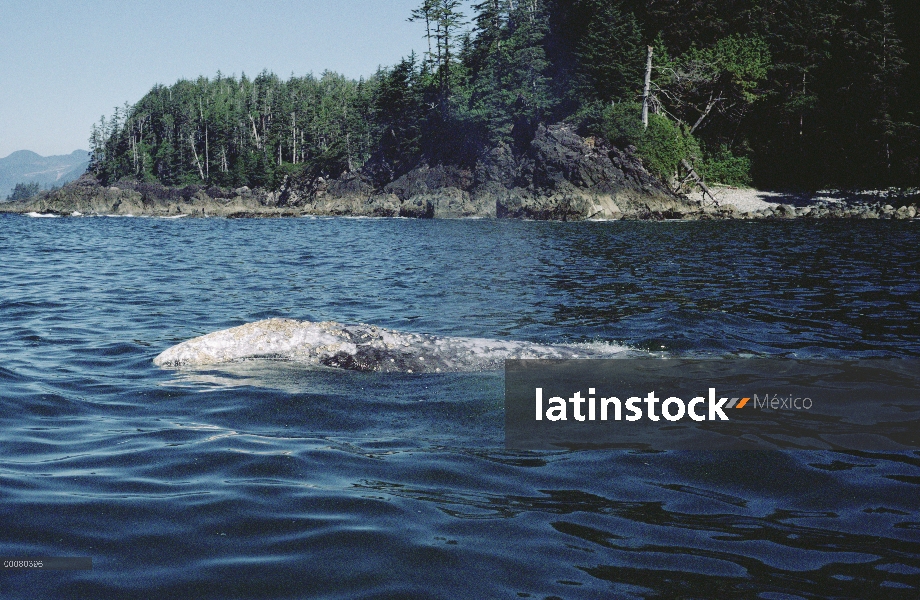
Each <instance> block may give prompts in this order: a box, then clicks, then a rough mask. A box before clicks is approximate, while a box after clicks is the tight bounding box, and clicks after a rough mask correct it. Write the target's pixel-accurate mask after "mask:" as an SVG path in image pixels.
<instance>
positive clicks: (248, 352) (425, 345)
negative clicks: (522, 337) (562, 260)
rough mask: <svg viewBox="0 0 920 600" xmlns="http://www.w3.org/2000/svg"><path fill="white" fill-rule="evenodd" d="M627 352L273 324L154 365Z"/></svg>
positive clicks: (444, 365)
mask: <svg viewBox="0 0 920 600" xmlns="http://www.w3.org/2000/svg"><path fill="white" fill-rule="evenodd" d="M625 350H626V348H624V347H622V346H613V345H609V344H603V343H595V344H557V345H545V344H535V343H531V342H519V341H509V340H491V339H483V338H466V337H446V336H434V335H424V334H417V333H408V332H401V331H395V330H392V329H384V328H382V327H375V326H373V325H343V324H341V323H336V322H335V321H323V322H311V321H297V320H294V319H266V320H264V321H257V322H255V323H247V324H246V325H240V326H239V327H233V328H231V329H224V330H221V331H215V332H214V333H209V334H207V335H203V336H201V337H196V338H193V339H190V340H188V341H185V342H182V343H181V344H177V345H175V346H173V347H171V348H168V349H166V350H164V351H163V352H162V353H161V354H160V355H159V356H157V357H156V358H154V359H153V363H154V364H155V365H158V366H161V367H183V366H189V367H195V366H205V365H216V364H221V363H228V362H233V361H239V360H246V359H258V358H262V359H283V360H289V361H296V362H300V363H305V364H312V365H324V366H327V367H338V368H342V369H350V370H355V371H383V372H402V373H432V372H438V373H439V372H450V371H480V370H494V369H499V368H501V367H502V365H503V362H504V360H505V359H515V358H609V357H611V356H614V355H616V354H620V353H622V352H624V351H625Z"/></svg>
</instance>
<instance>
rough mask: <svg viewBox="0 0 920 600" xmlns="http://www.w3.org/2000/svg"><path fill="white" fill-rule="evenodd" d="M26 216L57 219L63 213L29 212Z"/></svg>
mask: <svg viewBox="0 0 920 600" xmlns="http://www.w3.org/2000/svg"><path fill="white" fill-rule="evenodd" d="M26 216H27V217H32V218H33V219H57V218H58V217H60V216H61V215H54V214H51V213H39V212H27V213H26Z"/></svg>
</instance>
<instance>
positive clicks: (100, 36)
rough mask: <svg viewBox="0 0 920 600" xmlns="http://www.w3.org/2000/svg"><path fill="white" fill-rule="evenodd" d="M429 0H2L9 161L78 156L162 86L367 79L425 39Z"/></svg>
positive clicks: (0, 131) (1, 68) (2, 123)
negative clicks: (109, 122) (25, 153)
mask: <svg viewBox="0 0 920 600" xmlns="http://www.w3.org/2000/svg"><path fill="white" fill-rule="evenodd" d="M420 3H421V0H338V1H327V0H259V1H256V0H147V1H143V2H140V1H137V2H135V1H134V0H118V1H113V0H93V1H87V0H0V158H2V157H5V156H7V155H9V154H10V153H11V152H13V151H15V150H32V151H34V152H38V153H39V154H42V155H45V156H47V155H51V154H68V153H70V152H72V151H74V150H77V149H85V148H87V147H88V145H89V144H88V143H87V138H88V137H89V132H90V126H91V125H92V123H94V122H95V121H97V120H98V119H99V117H100V116H101V115H103V114H105V115H106V116H109V115H111V114H112V109H113V108H114V107H115V106H116V105H118V106H121V105H123V104H124V103H125V101H128V102H131V103H134V102H136V101H137V100H139V99H140V98H141V97H142V96H143V95H144V94H145V93H146V92H147V91H148V90H149V89H150V88H151V87H152V86H153V85H154V84H156V83H162V84H171V83H173V82H175V81H176V80H177V79H180V78H187V79H191V78H197V77H198V76H199V75H205V76H208V77H212V76H214V75H215V74H216V73H217V71H218V70H220V71H221V72H223V73H224V74H226V75H231V74H236V75H237V76H238V75H240V73H242V72H245V73H246V74H247V75H249V76H254V75H256V74H258V73H259V72H260V71H261V70H262V69H268V70H269V71H274V72H275V73H277V74H278V75H280V76H282V77H284V78H287V77H288V76H290V75H291V74H292V73H293V74H295V75H305V74H307V73H310V72H313V73H315V74H317V75H318V74H320V73H321V72H322V71H324V70H326V69H329V70H332V71H338V72H340V73H343V74H345V75H347V76H349V77H354V78H357V77H360V76H365V77H366V76H368V75H371V74H372V73H374V71H376V69H377V66H378V65H384V66H386V65H392V64H393V63H395V62H396V61H398V60H399V59H400V57H402V56H405V55H408V54H409V52H411V51H412V50H413V49H415V50H416V52H421V50H422V49H423V47H424V46H425V42H424V39H423V38H422V36H423V33H424V25H422V24H420V23H407V22H406V18H407V17H408V16H409V13H410V12H411V10H412V9H413V8H415V6H416V5H418V4H420Z"/></svg>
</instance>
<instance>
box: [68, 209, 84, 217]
mask: <svg viewBox="0 0 920 600" xmlns="http://www.w3.org/2000/svg"><path fill="white" fill-rule="evenodd" d="M70 216H71V217H82V216H83V213H81V212H80V211H78V210H75V211H73V212H72V213H70Z"/></svg>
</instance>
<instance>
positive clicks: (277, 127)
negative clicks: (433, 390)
mask: <svg viewBox="0 0 920 600" xmlns="http://www.w3.org/2000/svg"><path fill="white" fill-rule="evenodd" d="M806 4H807V5H804V6H803V5H802V4H801V3H800V2H795V1H793V0H769V1H765V0H764V1H761V0H758V1H756V2H752V3H749V4H747V5H746V7H745V9H744V10H742V11H739V10H738V9H737V3H735V2H733V1H732V0H693V1H692V2H689V3H688V4H687V6H683V7H682V10H681V11H675V10H673V6H672V3H671V2H668V1H666V0H645V1H644V2H638V3H627V2H623V1H621V0H575V1H563V0H532V1H528V2H507V1H505V0H482V1H481V2H479V3H477V4H474V5H473V6H472V7H471V9H472V14H471V15H465V14H463V13H462V12H461V8H462V5H461V3H460V2H459V0H422V1H421V2H420V4H419V5H418V7H417V8H416V9H415V10H414V11H412V13H411V15H407V16H409V20H410V21H415V22H417V23H418V24H419V30H420V34H422V35H423V38H424V39H425V40H426V45H427V51H426V52H424V54H423V55H422V56H420V57H419V56H416V55H415V54H412V55H410V56H408V57H406V58H404V59H403V60H401V61H400V62H399V63H398V64H396V65H394V66H392V67H389V68H380V69H379V70H378V72H377V73H376V74H374V75H373V76H371V77H370V78H367V79H363V78H362V79H360V80H357V81H355V80H351V79H348V78H346V77H344V76H341V75H338V74H335V73H331V72H328V71H327V72H324V73H322V74H321V75H320V76H319V77H316V76H313V75H312V74H311V75H307V76H303V77H295V76H292V77H291V78H290V79H288V80H287V81H284V80H282V79H280V78H279V77H278V76H276V75H274V74H272V73H269V72H267V71H263V72H262V73H260V74H259V75H258V76H256V77H255V78H252V79H250V78H248V77H247V76H246V75H245V74H243V75H241V76H240V77H236V76H235V75H231V76H225V75H224V74H222V73H220V72H218V73H217V75H216V77H214V78H210V79H209V78H207V77H199V78H198V79H197V80H194V81H189V80H180V81H178V82H176V83H175V84H173V85H172V86H165V85H156V86H154V87H153V88H152V89H151V90H150V92H148V93H147V94H146V95H145V96H144V97H143V98H141V99H140V100H139V101H138V102H137V103H135V104H133V105H132V104H128V103H126V104H125V105H124V106H123V107H118V108H116V109H115V112H114V114H113V115H112V116H111V118H108V119H107V118H105V117H103V118H101V119H100V121H99V122H98V123H97V124H96V125H94V126H93V127H92V132H91V136H90V139H89V142H90V163H89V167H88V169H87V172H86V174H85V175H84V176H83V177H82V178H81V179H80V180H79V181H77V182H75V183H72V184H69V185H67V186H65V187H64V188H62V189H60V190H56V191H53V192H43V193H40V194H38V195H37V196H33V197H31V198H29V199H26V200H21V201H18V202H12V203H6V204H0V211H3V212H25V213H27V212H37V213H49V214H59V215H67V214H73V213H82V214H138V215H143V214H155V215H163V216H179V215H198V216H204V215H207V216H228V217H245V216H295V215H308V214H313V215H352V216H403V217H418V218H459V217H495V218H527V219H548V220H566V221H569V220H586V219H725V218H789V217H829V218H832V217H840V218H851V217H858V218H875V217H878V218H889V217H890V218H897V219H907V218H916V215H917V205H918V201H917V199H918V191H917V186H918V183H920V110H918V106H917V102H916V98H917V97H918V95H920V68H918V65H920V42H918V41H917V40H916V39H914V38H915V36H913V35H912V33H913V31H914V30H913V29H912V23H913V22H914V21H916V20H917V18H916V17H917V15H916V14H915V11H913V9H912V6H911V5H910V3H907V2H901V1H898V0H879V1H878V2H873V3H861V2H845V1H840V0H816V1H815V2H809V3H806ZM719 184H721V185H719ZM752 188H762V189H771V190H775V189H789V190H821V189H825V190H827V189H842V190H878V189H884V190H890V191H886V192H860V193H836V194H830V193H818V192H801V193H788V194H786V193H779V192H742V191H740V190H742V189H752Z"/></svg>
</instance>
